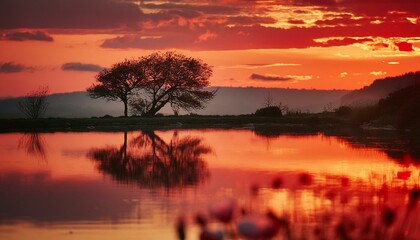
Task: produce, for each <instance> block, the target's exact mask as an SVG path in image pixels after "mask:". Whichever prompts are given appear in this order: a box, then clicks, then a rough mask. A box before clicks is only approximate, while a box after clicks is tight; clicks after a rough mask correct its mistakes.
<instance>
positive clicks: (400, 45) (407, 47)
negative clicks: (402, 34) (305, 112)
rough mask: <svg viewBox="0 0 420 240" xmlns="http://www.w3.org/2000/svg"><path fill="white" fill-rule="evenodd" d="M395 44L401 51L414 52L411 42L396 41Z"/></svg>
mask: <svg viewBox="0 0 420 240" xmlns="http://www.w3.org/2000/svg"><path fill="white" fill-rule="evenodd" d="M395 45H396V46H397V47H398V50H399V51H402V52H413V51H414V49H413V45H412V44H411V43H408V42H397V43H395Z"/></svg>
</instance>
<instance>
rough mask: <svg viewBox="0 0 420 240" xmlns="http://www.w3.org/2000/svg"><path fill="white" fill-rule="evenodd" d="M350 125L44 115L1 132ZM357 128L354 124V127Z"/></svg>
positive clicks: (322, 120)
mask: <svg viewBox="0 0 420 240" xmlns="http://www.w3.org/2000/svg"><path fill="white" fill-rule="evenodd" d="M333 126H335V127H338V126H340V127H349V126H351V125H349V124H347V123H345V122H344V121H343V120H341V119H339V118H337V117H333V116H326V115H325V114H301V115H299V116H282V117H260V116H253V115H239V116H203V115H185V116H159V117H126V118H125V117H109V118H95V117H94V118H42V119H0V133H6V132H71V131H128V130H141V129H176V128H180V129H183V128H187V129H188V128H221V129H228V128H244V129H246V128H248V129H253V128H260V127H262V128H264V127H274V128H286V129H287V128H290V130H291V131H294V130H295V129H302V128H303V129H312V130H316V129H319V128H321V129H323V128H331V127H333ZM353 127H354V126H353Z"/></svg>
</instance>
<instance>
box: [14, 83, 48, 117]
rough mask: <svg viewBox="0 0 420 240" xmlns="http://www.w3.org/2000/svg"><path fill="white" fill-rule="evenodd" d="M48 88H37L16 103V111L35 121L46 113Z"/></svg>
mask: <svg viewBox="0 0 420 240" xmlns="http://www.w3.org/2000/svg"><path fill="white" fill-rule="evenodd" d="M48 93H49V89H48V87H39V88H38V89H37V90H34V91H32V92H30V93H28V94H27V95H26V96H25V97H24V98H23V99H22V100H21V101H19V102H18V109H19V110H20V111H21V112H22V113H23V114H24V115H25V116H26V117H27V118H31V119H37V118H40V117H42V115H43V114H44V113H45V112H46V111H47V108H48V102H47V98H48Z"/></svg>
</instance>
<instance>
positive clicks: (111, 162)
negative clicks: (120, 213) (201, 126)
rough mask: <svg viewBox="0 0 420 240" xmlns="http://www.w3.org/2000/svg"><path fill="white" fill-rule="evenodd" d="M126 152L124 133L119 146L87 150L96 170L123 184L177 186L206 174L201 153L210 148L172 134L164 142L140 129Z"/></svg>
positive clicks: (194, 180) (188, 138)
mask: <svg viewBox="0 0 420 240" xmlns="http://www.w3.org/2000/svg"><path fill="white" fill-rule="evenodd" d="M130 146H132V148H130V149H129V150H130V151H128V150H127V149H128V146H127V133H126V132H125V133H124V143H123V144H122V146H121V147H120V148H116V147H105V148H99V149H91V150H90V151H89V152H88V157H89V158H91V159H92V160H94V161H95V163H96V167H97V169H99V170H100V171H101V172H103V173H106V174H110V175H111V176H112V177H113V178H114V179H116V180H117V181H119V182H123V183H127V184H128V183H136V184H138V185H140V186H146V187H167V188H169V187H181V186H188V185H195V184H197V183H199V182H200V181H203V180H204V179H205V178H206V177H207V176H208V169H207V166H206V163H205V162H204V160H203V158H202V156H203V155H205V154H207V153H210V152H211V149H210V148H209V147H207V146H204V145H203V144H202V142H201V139H199V138H194V137H184V138H179V137H178V135H177V134H176V133H175V134H174V136H173V137H172V139H171V140H170V142H169V143H166V142H165V141H164V140H162V139H161V138H160V137H159V136H158V135H156V134H155V133H154V132H153V131H143V132H141V133H140V134H139V135H138V136H137V137H136V138H135V139H133V140H132V141H131V144H130Z"/></svg>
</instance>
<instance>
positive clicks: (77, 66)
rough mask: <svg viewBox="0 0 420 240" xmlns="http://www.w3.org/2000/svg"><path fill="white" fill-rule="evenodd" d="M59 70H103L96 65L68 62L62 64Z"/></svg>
mask: <svg viewBox="0 0 420 240" xmlns="http://www.w3.org/2000/svg"><path fill="white" fill-rule="evenodd" d="M61 69H62V70H64V71H82V72H100V71H102V69H104V68H103V67H101V66H99V65H96V64H86V63H80V62H69V63H65V64H63V65H62V66H61Z"/></svg>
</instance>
